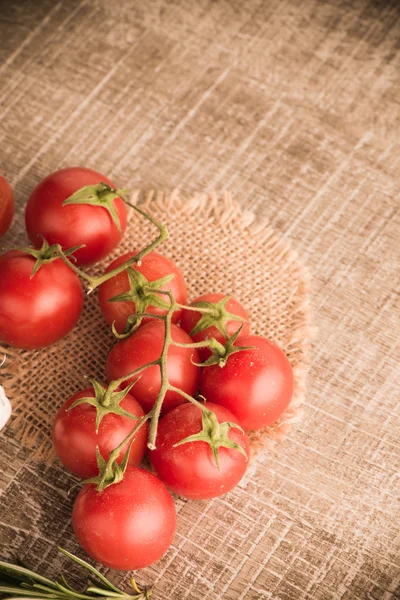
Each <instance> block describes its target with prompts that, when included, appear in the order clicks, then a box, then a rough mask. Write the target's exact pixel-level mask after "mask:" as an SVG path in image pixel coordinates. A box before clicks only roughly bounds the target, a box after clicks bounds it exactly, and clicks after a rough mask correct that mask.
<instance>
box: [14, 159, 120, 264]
mask: <svg viewBox="0 0 400 600" xmlns="http://www.w3.org/2000/svg"><path fill="white" fill-rule="evenodd" d="M101 182H103V183H106V184H108V185H110V186H111V187H112V188H114V187H115V186H114V184H113V183H111V181H110V180H109V179H107V177H104V175H101V173H97V171H92V170H91V169H84V168H82V167H70V168H68V169H61V170H60V171H56V172H55V173H52V174H51V175H49V176H48V177H46V178H45V179H43V181H41V182H40V183H39V185H37V186H36V188H35V189H34V190H33V192H32V194H31V196H30V198H29V200H28V204H27V206H26V213H25V221H26V229H27V232H28V235H29V238H30V239H31V241H32V243H33V244H34V245H36V246H37V247H39V246H41V244H42V241H43V240H42V237H41V236H43V237H44V238H45V239H46V240H47V241H48V243H49V244H50V245H52V244H60V245H61V246H62V247H63V249H64V250H66V249H68V248H72V247H73V246H78V245H81V244H84V245H85V247H84V248H81V249H80V250H77V252H75V253H74V256H75V257H76V261H77V264H78V265H86V264H91V263H95V262H97V261H99V260H102V259H103V258H105V257H106V256H107V254H109V253H110V252H111V251H112V250H113V249H114V248H115V247H116V246H117V245H118V244H119V242H120V241H121V238H122V235H123V233H124V231H125V227H126V219H127V211H126V206H125V203H124V202H123V201H122V200H121V199H120V198H116V199H115V200H114V201H113V204H114V207H115V209H116V211H117V213H118V217H119V220H120V224H121V233H120V232H119V231H118V228H117V225H116V224H115V223H114V221H113V219H112V217H111V215H110V213H109V211H108V210H107V209H106V208H104V207H103V206H92V205H90V204H69V205H66V206H63V202H64V200H66V199H67V198H69V197H70V196H71V195H72V194H73V193H74V192H76V191H77V190H79V189H80V188H82V187H84V186H87V185H95V184H97V183H101Z"/></svg>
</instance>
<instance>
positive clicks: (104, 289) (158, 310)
mask: <svg viewBox="0 0 400 600" xmlns="http://www.w3.org/2000/svg"><path fill="white" fill-rule="evenodd" d="M135 254H138V251H135V252H128V253H127V254H124V255H123V256H119V257H118V258H116V259H115V260H114V261H113V262H112V263H111V264H110V265H109V266H108V267H107V269H106V273H108V272H109V271H111V270H112V269H115V268H116V267H119V265H121V264H123V263H124V262H126V261H127V260H129V259H130V258H131V257H132V256H135ZM132 267H133V268H134V269H135V270H136V271H139V273H141V274H142V275H144V277H145V278H146V279H147V280H148V281H149V282H154V281H157V280H160V279H162V278H164V277H167V276H168V275H173V278H172V279H171V281H169V282H168V283H165V284H164V285H160V286H158V285H157V286H156V287H157V289H162V290H163V291H171V292H172V293H173V294H174V297H175V300H176V301H177V302H178V303H179V304H185V303H186V298H187V292H186V283H185V280H184V279H183V275H182V273H181V271H180V270H179V268H178V267H177V266H176V264H175V263H174V262H173V261H172V260H170V259H169V258H167V257H166V256H163V255H162V254H158V253H157V252H150V253H149V254H147V255H146V256H145V257H144V258H143V259H142V260H141V264H140V266H138V265H132ZM129 290H130V282H129V278H128V274H127V272H126V271H124V272H122V273H119V275H116V276H115V277H113V278H112V279H108V281H105V282H104V283H103V284H102V285H101V286H100V287H99V301H100V309H101V312H102V313H103V315H104V318H105V319H106V321H107V323H108V324H109V325H112V323H114V325H115V328H116V330H117V331H118V333H122V332H123V331H124V328H125V325H126V320H127V318H128V317H129V316H130V315H132V314H134V313H135V312H138V311H137V310H136V308H135V304H134V302H130V301H121V302H109V300H111V299H112V298H114V297H115V296H117V295H120V294H126V292H128V291H129ZM137 294H138V297H137V300H138V304H139V311H140V302H141V299H142V297H141V290H140V288H139V290H138V292H137ZM157 298H158V299H159V300H161V302H163V303H165V304H166V306H167V308H164V309H163V308H162V307H158V306H153V305H151V299H150V298H149V302H150V304H149V305H148V306H147V308H145V312H148V313H152V314H157V315H165V314H166V313H167V309H168V303H169V300H168V297H166V296H165V295H161V294H159V295H157ZM181 313H182V311H181V310H176V311H175V312H174V313H173V315H172V322H173V323H177V322H178V321H179V319H180V316H181ZM147 320H148V319H147ZM144 322H146V318H145V319H143V323H144Z"/></svg>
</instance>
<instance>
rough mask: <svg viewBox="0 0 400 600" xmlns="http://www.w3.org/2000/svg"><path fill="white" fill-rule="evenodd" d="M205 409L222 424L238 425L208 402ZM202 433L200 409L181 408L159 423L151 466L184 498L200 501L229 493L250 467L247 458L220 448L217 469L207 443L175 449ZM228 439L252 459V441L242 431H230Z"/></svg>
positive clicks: (221, 409)
mask: <svg viewBox="0 0 400 600" xmlns="http://www.w3.org/2000/svg"><path fill="white" fill-rule="evenodd" d="M206 407H207V409H208V410H210V411H212V412H213V413H214V414H215V415H216V417H217V419H218V422H219V423H223V422H231V423H238V420H237V419H236V417H234V415H233V414H232V413H231V412H229V410H226V408H223V407H222V406H218V405H217V404H212V403H211V402H207V403H206ZM201 430H202V411H201V409H200V408H198V407H197V406H195V405H194V404H190V403H188V404H183V405H181V406H178V407H177V408H175V409H174V410H172V411H171V412H169V413H168V414H167V415H165V417H163V418H162V419H160V422H159V424H158V431H157V440H156V444H157V447H156V449H155V450H152V451H150V452H149V457H150V461H151V464H152V466H153V468H154V470H155V471H156V473H157V475H158V476H159V477H160V479H161V480H162V481H163V482H164V483H165V485H166V486H167V487H169V488H170V489H171V490H172V491H174V492H176V493H177V494H180V495H181V496H184V497H185V498H194V499H197V500H199V499H205V498H214V497H216V496H221V495H222V494H226V493H227V492H229V490H231V489H232V488H233V487H234V486H235V485H236V484H237V483H239V481H240V480H241V479H242V477H243V475H244V473H245V471H246V468H247V465H248V458H246V457H245V456H244V455H243V454H242V453H241V452H240V451H239V450H237V449H234V448H226V447H223V446H220V447H219V450H218V454H219V467H220V468H219V469H218V467H217V465H216V462H215V459H214V457H213V454H212V451H211V447H210V445H209V444H208V443H207V442H205V441H195V442H187V443H185V444H182V445H180V446H176V447H174V446H175V444H177V443H178V442H180V441H181V440H183V439H185V438H186V437H188V436H191V435H193V434H196V433H198V432H199V431H201ZM228 437H229V439H230V440H232V441H233V442H236V443H237V444H239V446H241V447H242V448H243V450H244V451H245V453H246V454H247V457H248V456H249V452H250V447H249V441H248V439H247V436H246V434H245V433H243V431H241V430H240V429H236V428H231V429H230V430H229V434H228Z"/></svg>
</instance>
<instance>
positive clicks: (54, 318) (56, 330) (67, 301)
mask: <svg viewBox="0 0 400 600" xmlns="http://www.w3.org/2000/svg"><path fill="white" fill-rule="evenodd" d="M34 265H35V258H33V256H31V255H30V254H28V253H26V252H23V251H20V250H11V251H10V252H6V253H5V254H3V255H2V256H0V342H3V343H5V344H9V345H10V346H15V347H16V348H27V349H34V348H42V347H44V346H49V345H50V344H54V342H57V341H58V340H60V339H61V338H63V337H64V336H65V335H66V334H67V333H68V332H69V331H70V330H71V329H72V328H73V327H74V325H75V324H76V322H77V321H78V319H79V316H80V314H81V311H82V306H83V291H82V286H81V283H80V281H79V278H78V277H77V275H75V273H74V272H73V271H71V269H70V268H69V267H68V266H67V265H66V264H64V263H63V261H62V260H61V259H60V258H57V259H55V260H52V261H51V262H48V263H43V264H42V266H41V267H40V269H39V270H38V271H37V272H36V273H35V275H34V276H33V277H32V278H31V275H32V270H33V268H34Z"/></svg>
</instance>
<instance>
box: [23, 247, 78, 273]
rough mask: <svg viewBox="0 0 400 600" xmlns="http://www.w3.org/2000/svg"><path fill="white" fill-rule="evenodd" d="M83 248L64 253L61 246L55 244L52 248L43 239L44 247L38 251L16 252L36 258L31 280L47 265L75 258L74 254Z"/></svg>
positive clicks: (33, 249)
mask: <svg viewBox="0 0 400 600" xmlns="http://www.w3.org/2000/svg"><path fill="white" fill-rule="evenodd" d="M82 247H83V246H74V247H73V248H69V249H68V250H66V251H65V252H62V250H61V247H60V245H59V244H53V245H52V246H50V245H49V244H48V242H47V240H46V239H45V238H43V244H42V247H41V248H40V249H39V250H37V249H36V248H14V249H15V250H21V252H25V253H26V254H30V255H31V256H33V258H36V262H35V264H34V265H33V269H32V274H31V277H30V278H31V279H32V278H33V277H34V276H35V274H36V273H37V272H38V271H39V269H40V267H41V266H42V265H43V264H45V263H50V262H52V261H53V260H56V259H57V258H62V255H64V257H68V256H69V257H71V258H72V259H73V258H74V256H73V254H74V252H76V251H77V250H79V249H80V248H82Z"/></svg>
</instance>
